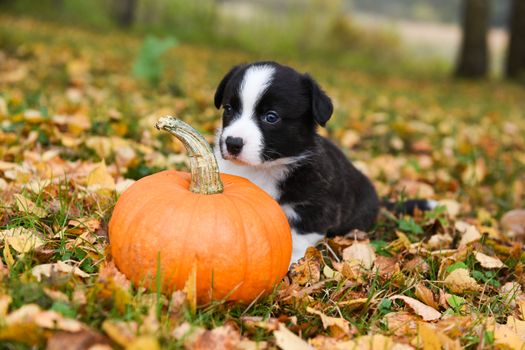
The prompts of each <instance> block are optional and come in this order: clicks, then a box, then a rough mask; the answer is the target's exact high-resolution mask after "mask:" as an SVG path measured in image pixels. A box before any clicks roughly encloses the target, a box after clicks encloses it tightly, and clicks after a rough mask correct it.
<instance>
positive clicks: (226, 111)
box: [224, 105, 233, 115]
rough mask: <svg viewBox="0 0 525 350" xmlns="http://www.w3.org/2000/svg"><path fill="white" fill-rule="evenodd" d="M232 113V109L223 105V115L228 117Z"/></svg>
mask: <svg viewBox="0 0 525 350" xmlns="http://www.w3.org/2000/svg"><path fill="white" fill-rule="evenodd" d="M232 113H233V108H232V106H230V105H224V114H226V115H230V114H232Z"/></svg>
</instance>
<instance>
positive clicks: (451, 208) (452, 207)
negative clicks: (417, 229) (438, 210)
mask: <svg viewBox="0 0 525 350" xmlns="http://www.w3.org/2000/svg"><path fill="white" fill-rule="evenodd" d="M438 206H444V207H445V209H446V210H447V214H448V215H449V216H450V217H451V218H455V217H456V216H458V214H459V211H460V209H461V205H460V204H459V203H458V202H457V201H455V200H453V199H442V200H440V201H438Z"/></svg>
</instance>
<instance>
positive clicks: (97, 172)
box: [87, 161, 115, 194]
mask: <svg viewBox="0 0 525 350" xmlns="http://www.w3.org/2000/svg"><path fill="white" fill-rule="evenodd" d="M87 186H88V191H91V192H97V193H101V194H108V192H109V193H110V192H112V191H114V190H115V180H114V179H113V177H112V176H111V175H110V174H109V172H108V168H107V167H106V163H105V162H104V161H102V162H100V163H99V165H98V166H97V167H96V168H95V169H93V170H92V171H91V172H90V173H89V175H88V177H87Z"/></svg>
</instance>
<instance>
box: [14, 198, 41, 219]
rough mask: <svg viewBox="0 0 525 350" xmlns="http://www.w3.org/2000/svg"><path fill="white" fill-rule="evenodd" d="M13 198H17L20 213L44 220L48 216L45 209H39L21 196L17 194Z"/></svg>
mask: <svg viewBox="0 0 525 350" xmlns="http://www.w3.org/2000/svg"><path fill="white" fill-rule="evenodd" d="M13 196H14V197H15V201H16V205H17V207H18V210H19V211H21V212H25V213H30V214H33V215H35V216H37V217H39V218H44V217H46V216H47V212H46V211H45V210H44V209H43V208H41V207H39V206H38V205H36V204H35V203H33V202H32V201H31V200H29V199H27V198H26V197H24V196H22V195H21V194H18V193H15V194H14V195H13Z"/></svg>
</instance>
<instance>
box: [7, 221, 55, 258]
mask: <svg viewBox="0 0 525 350" xmlns="http://www.w3.org/2000/svg"><path fill="white" fill-rule="evenodd" d="M3 240H5V241H6V242H7V243H8V244H9V245H10V246H11V248H13V249H14V250H16V251H17V252H18V253H28V252H30V251H33V250H35V249H36V248H39V247H41V246H43V245H44V244H45V242H44V239H43V238H42V237H41V235H40V234H39V233H37V232H36V231H33V230H29V229H26V228H24V227H16V228H10V229H7V230H2V231H0V242H2V241H3Z"/></svg>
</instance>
